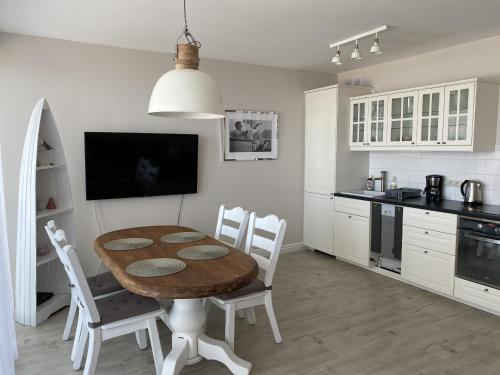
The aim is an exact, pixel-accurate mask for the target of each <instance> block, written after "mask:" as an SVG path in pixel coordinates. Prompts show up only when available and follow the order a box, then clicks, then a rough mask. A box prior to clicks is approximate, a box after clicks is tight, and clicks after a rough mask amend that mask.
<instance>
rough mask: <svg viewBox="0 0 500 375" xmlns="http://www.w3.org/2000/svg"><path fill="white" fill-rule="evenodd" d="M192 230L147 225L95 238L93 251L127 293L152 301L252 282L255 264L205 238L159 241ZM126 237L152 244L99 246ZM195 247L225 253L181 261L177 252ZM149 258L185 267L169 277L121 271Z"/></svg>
mask: <svg viewBox="0 0 500 375" xmlns="http://www.w3.org/2000/svg"><path fill="white" fill-rule="evenodd" d="M187 231H195V230H194V229H191V228H188V227H182V226H174V225H169V226H149V227H137V228H127V229H121V230H117V231H114V232H109V233H106V234H103V235H102V236H99V237H98V238H97V239H96V240H95V241H94V248H95V251H96V252H97V254H98V255H99V256H100V257H101V259H102V261H103V263H104V264H105V265H106V266H107V267H108V268H109V269H110V271H111V272H112V273H113V275H114V276H115V277H116V279H117V280H118V281H119V282H120V284H122V285H123V286H124V287H125V288H126V289H127V290H129V291H131V292H132V293H135V294H139V295H141V296H146V297H153V298H179V299H183V298H203V297H209V296H215V295H218V294H223V293H228V292H230V291H232V290H235V289H238V288H241V287H243V286H245V285H247V284H249V283H250V282H251V281H253V280H254V279H255V278H256V277H257V275H258V272H259V268H258V266H257V262H256V261H255V260H254V259H253V258H252V257H251V256H249V255H247V254H245V253H244V252H242V251H239V250H236V249H235V248H233V247H231V246H229V245H227V244H225V243H222V242H220V241H217V240H216V239H214V238H212V237H210V236H206V237H205V238H204V239H202V240H199V241H193V242H187V243H180V244H172V243H166V242H163V241H161V239H160V238H161V237H162V236H163V235H165V234H169V233H176V232H187ZM129 237H143V238H150V239H152V240H153V241H154V243H153V245H151V246H149V247H145V248H142V249H136V250H124V251H113V250H106V249H105V248H104V247H103V245H104V244H105V243H106V242H108V241H112V240H117V239H120V238H129ZM195 245H221V246H225V247H227V248H228V249H229V254H228V255H227V256H224V257H222V258H217V259H210V260H188V259H181V258H179V257H178V256H177V252H178V251H179V250H181V249H183V248H186V247H191V246H195ZM151 258H174V259H180V260H182V261H183V262H185V263H186V268H185V269H184V270H183V271H181V272H178V273H176V274H173V275H169V276H160V277H136V276H132V275H129V274H128V273H127V272H126V271H125V268H126V267H127V266H128V265H129V264H131V263H133V262H135V261H138V260H143V259H151Z"/></svg>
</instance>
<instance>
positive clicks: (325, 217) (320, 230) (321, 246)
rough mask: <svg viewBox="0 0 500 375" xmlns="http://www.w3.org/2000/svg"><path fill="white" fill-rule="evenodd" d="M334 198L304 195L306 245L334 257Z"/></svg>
mask: <svg viewBox="0 0 500 375" xmlns="http://www.w3.org/2000/svg"><path fill="white" fill-rule="evenodd" d="M333 211H334V200H333V197H332V196H329V195H324V194H316V193H307V192H306V193H305V194H304V245H305V246H308V247H310V248H312V249H315V250H319V251H322V252H324V253H327V254H330V255H333Z"/></svg>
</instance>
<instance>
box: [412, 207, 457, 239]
mask: <svg viewBox="0 0 500 375" xmlns="http://www.w3.org/2000/svg"><path fill="white" fill-rule="evenodd" d="M457 220H458V217H457V215H455V214H448V213H446V212H437V211H430V210H422V209H419V208H411V207H405V209H404V210H403V224H404V225H407V226H411V227H417V228H422V229H427V230H429V231H436V232H443V233H450V234H453V235H456V233H457Z"/></svg>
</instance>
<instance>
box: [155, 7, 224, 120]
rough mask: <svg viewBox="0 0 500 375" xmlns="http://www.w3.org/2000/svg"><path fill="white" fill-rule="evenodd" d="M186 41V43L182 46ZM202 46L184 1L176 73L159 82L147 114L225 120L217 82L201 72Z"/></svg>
mask: <svg viewBox="0 0 500 375" xmlns="http://www.w3.org/2000/svg"><path fill="white" fill-rule="evenodd" d="M182 37H184V38H185V39H186V41H187V43H179V41H180V40H181V38H182ZM200 47H201V43H200V42H199V41H197V40H196V39H195V38H194V37H193V35H192V34H191V33H190V32H189V29H188V26H187V17H186V0H184V30H183V32H182V34H181V35H180V36H179V37H178V38H177V41H176V43H175V55H174V61H175V69H174V70H171V71H169V72H167V73H165V74H164V75H163V76H161V77H160V79H159V80H158V82H156V85H155V87H154V88H153V92H152V94H151V99H150V100H149V109H148V114H150V115H153V116H161V117H170V118H181V119H216V118H223V117H225V112H224V103H223V101H222V95H221V94H220V92H219V89H218V88H217V84H216V83H215V81H214V80H213V79H212V78H211V77H210V76H209V75H208V74H206V73H204V72H202V71H201V70H198V67H199V62H200V58H199V49H200Z"/></svg>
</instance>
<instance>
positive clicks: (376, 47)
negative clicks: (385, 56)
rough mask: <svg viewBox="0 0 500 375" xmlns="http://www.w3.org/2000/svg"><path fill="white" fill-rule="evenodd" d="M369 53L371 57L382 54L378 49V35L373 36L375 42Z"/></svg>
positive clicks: (379, 48) (380, 49)
mask: <svg viewBox="0 0 500 375" xmlns="http://www.w3.org/2000/svg"><path fill="white" fill-rule="evenodd" d="M370 53H371V54H373V55H380V54H381V53H382V48H381V47H380V43H379V40H378V34H375V41H374V42H373V44H372V46H371V47H370Z"/></svg>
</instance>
